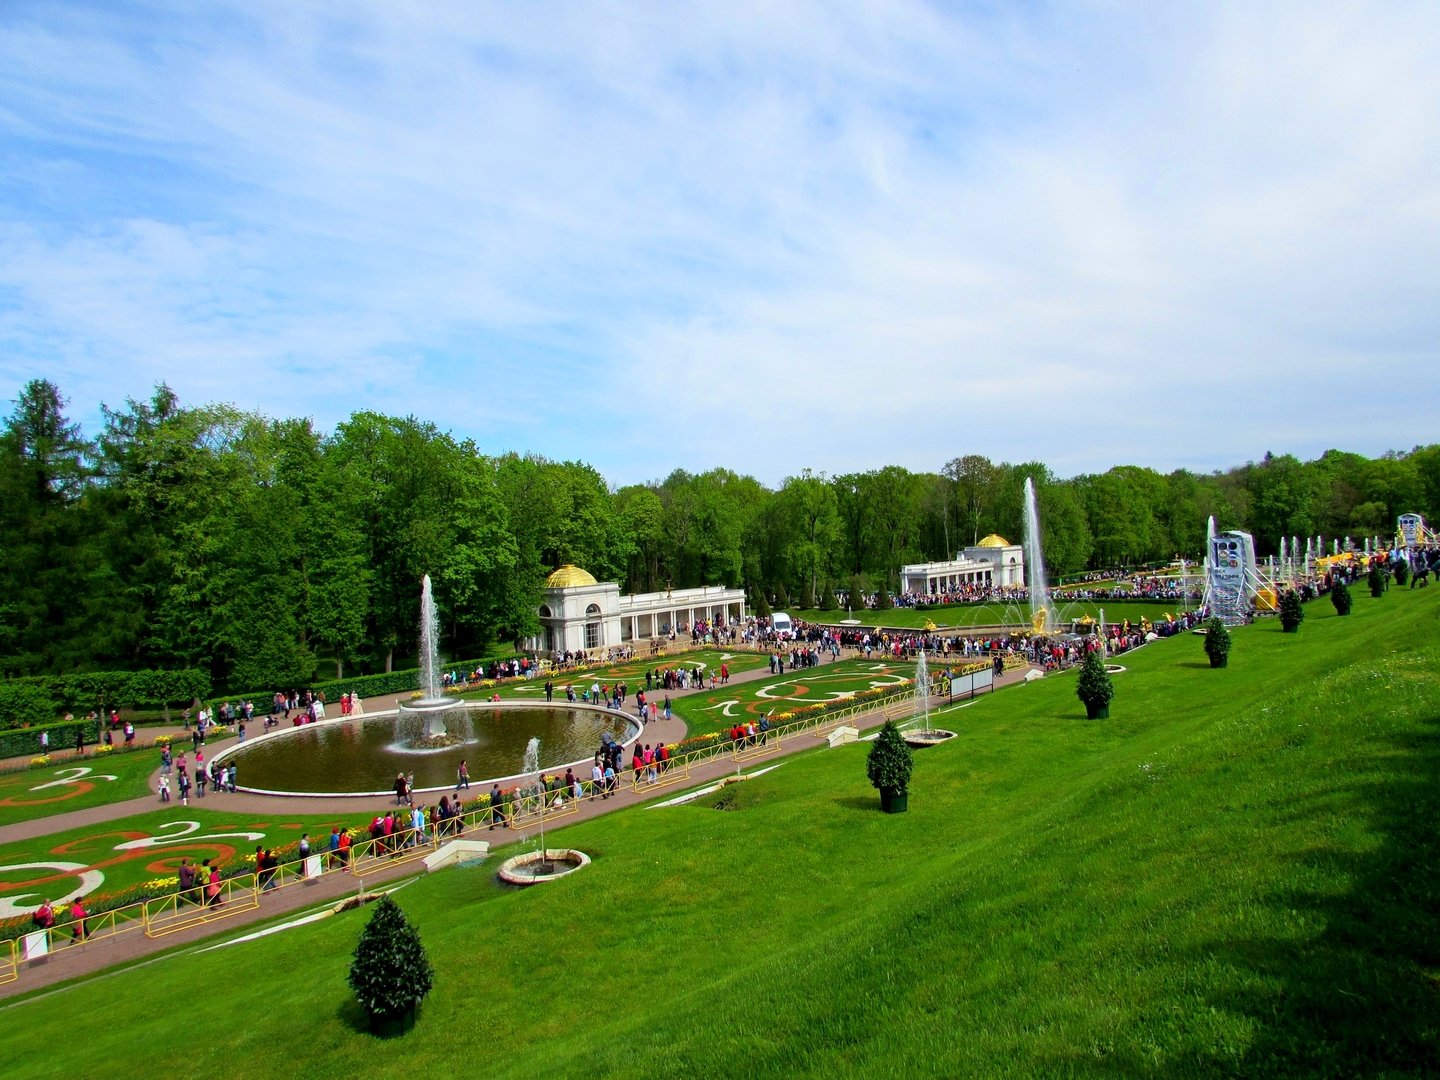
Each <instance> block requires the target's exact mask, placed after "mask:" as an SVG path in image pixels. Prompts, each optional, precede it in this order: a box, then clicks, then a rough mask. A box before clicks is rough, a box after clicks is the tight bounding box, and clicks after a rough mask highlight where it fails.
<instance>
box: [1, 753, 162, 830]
mask: <svg viewBox="0 0 1440 1080" xmlns="http://www.w3.org/2000/svg"><path fill="white" fill-rule="evenodd" d="M159 767H160V751H159V749H154V750H152V749H150V748H148V747H147V748H145V749H141V750H135V751H131V752H130V753H112V754H103V755H99V756H95V755H90V754H87V755H86V756H85V757H83V758H75V759H69V758H66V759H64V760H57V761H56V762H55V764H53V765H49V766H46V767H44V768H39V769H25V770H22V771H18V772H12V773H5V774H4V775H0V825H13V824H15V823H16V822H19V821H33V820H35V819H36V818H43V817H49V816H50V815H51V814H65V813H69V812H70V811H71V810H86V809H88V808H90V807H92V806H105V805H108V804H110V803H113V802H124V801H125V800H127V799H137V798H139V797H140V796H141V795H144V794H146V792H148V791H149V790H150V789H149V786H148V785H149V778H150V774H151V773H153V772H154V771H155V770H156V769H158V768H159ZM81 770H84V771H83V772H82V771H81ZM107 778H108V779H107Z"/></svg>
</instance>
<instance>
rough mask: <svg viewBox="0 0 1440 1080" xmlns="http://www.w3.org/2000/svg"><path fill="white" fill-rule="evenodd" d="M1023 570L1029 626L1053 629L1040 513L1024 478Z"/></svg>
mask: <svg viewBox="0 0 1440 1080" xmlns="http://www.w3.org/2000/svg"><path fill="white" fill-rule="evenodd" d="M1025 569H1026V571H1027V572H1028V573H1029V575H1030V625H1031V626H1033V627H1035V629H1036V630H1045V631H1050V630H1054V629H1055V612H1054V610H1052V608H1051V606H1050V590H1049V589H1048V588H1046V586H1045V560H1044V557H1043V556H1042V554H1041V552H1040V511H1039V510H1038V509H1037V508H1036V506H1035V485H1034V483H1033V482H1032V481H1031V479H1030V477H1028V476H1027V477H1026V478H1025Z"/></svg>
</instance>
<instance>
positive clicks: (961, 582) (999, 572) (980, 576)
mask: <svg viewBox="0 0 1440 1080" xmlns="http://www.w3.org/2000/svg"><path fill="white" fill-rule="evenodd" d="M1024 584H1025V551H1024V549H1023V548H1022V547H1021V546H1020V545H1019V544H1012V543H1010V541H1008V540H1006V539H1005V538H1004V537H1003V536H997V535H996V534H995V533H991V534H990V535H989V536H987V537H985V538H984V539H983V540H981V541H980V542H979V543H978V544H976V545H974V546H973V547H967V548H966V549H965V550H964V551H962V552H960V554H959V555H957V556H955V558H953V559H946V560H944V561H942V562H929V563H911V564H909V565H908V566H902V567H901V568H900V590H901V592H906V593H915V594H918V595H925V594H929V593H942V592H945V591H947V590H949V589H958V588H962V587H964V586H967V585H973V586H977V587H979V588H1013V587H1019V586H1022V585H1024Z"/></svg>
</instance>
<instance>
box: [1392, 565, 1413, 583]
mask: <svg viewBox="0 0 1440 1080" xmlns="http://www.w3.org/2000/svg"><path fill="white" fill-rule="evenodd" d="M1409 580H1410V564H1409V563H1408V562H1406V561H1405V560H1404V559H1401V560H1400V561H1399V562H1397V563H1396V564H1395V584H1396V585H1401V586H1403V585H1404V584H1405V583H1406V582H1407V581H1409Z"/></svg>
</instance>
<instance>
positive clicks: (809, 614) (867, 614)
mask: <svg viewBox="0 0 1440 1080" xmlns="http://www.w3.org/2000/svg"><path fill="white" fill-rule="evenodd" d="M1183 606H1184V605H1181V604H1179V603H1178V601H1171V602H1168V603H1159V602H1156V601H1153V600H1101V601H1093V600H1065V599H1063V598H1061V599H1059V600H1058V601H1057V602H1056V604H1055V608H1056V616H1057V618H1058V619H1059V620H1060V621H1061V622H1068V621H1069V620H1070V619H1078V618H1080V617H1081V616H1082V615H1088V616H1090V618H1092V619H1099V617H1100V611H1101V610H1102V609H1103V610H1104V612H1105V622H1106V623H1107V624H1109V623H1115V622H1119V621H1120V620H1122V619H1130V620H1131V621H1133V622H1139V621H1140V620H1141V619H1152V620H1153V619H1158V618H1159V617H1160V615H1161V614H1162V613H1164V612H1169V613H1170V614H1172V615H1173V614H1176V613H1177V612H1178V611H1179V610H1180V609H1181V608H1183ZM792 614H794V616H795V617H796V618H797V619H804V620H805V621H806V622H820V623H828V624H835V623H840V622H843V621H844V620H845V619H848V618H854V619H857V620H858V621H859V622H860V623H861V625H862V626H866V627H875V626H884V627H891V628H894V629H899V630H920V629H923V628H924V626H925V624H926V623H927V622H933V623H934V624H935V625H936V627H938V628H939V629H940V630H942V631H943V630H952V631H960V632H964V631H965V630H966V629H968V628H970V627H976V626H1021V625H1024V626H1028V625H1029V623H1030V607H1029V605H1028V604H950V605H948V606H945V607H932V608H926V609H924V610H919V609H916V608H892V609H890V610H889V611H871V610H869V609H868V608H867V609H866V610H865V611H857V612H854V613H853V615H852V614H851V613H849V612H845V611H797V612H793V613H792Z"/></svg>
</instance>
